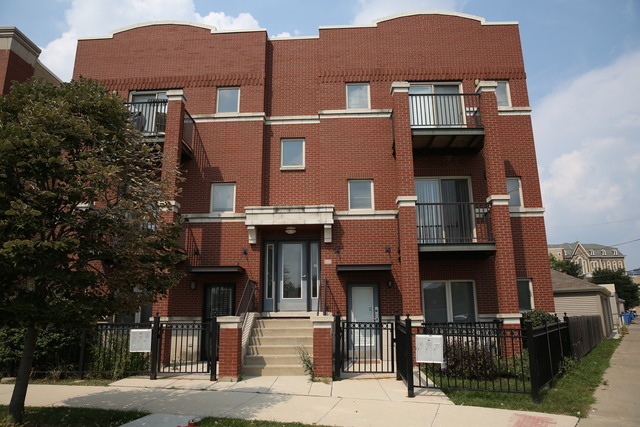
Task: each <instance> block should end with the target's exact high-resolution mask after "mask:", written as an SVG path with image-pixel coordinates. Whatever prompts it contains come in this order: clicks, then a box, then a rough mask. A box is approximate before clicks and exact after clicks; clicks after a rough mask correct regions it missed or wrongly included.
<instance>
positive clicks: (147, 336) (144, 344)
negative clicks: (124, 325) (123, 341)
mask: <svg viewBox="0 0 640 427" xmlns="http://www.w3.org/2000/svg"><path fill="white" fill-rule="evenodd" d="M129 351H130V352H131V353H148V352H150V351H151V329H131V330H130V331H129Z"/></svg>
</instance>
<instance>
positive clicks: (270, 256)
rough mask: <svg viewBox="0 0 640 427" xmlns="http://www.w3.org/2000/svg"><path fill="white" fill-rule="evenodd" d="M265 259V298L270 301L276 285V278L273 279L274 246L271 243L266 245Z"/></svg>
mask: <svg viewBox="0 0 640 427" xmlns="http://www.w3.org/2000/svg"><path fill="white" fill-rule="evenodd" d="M266 257H267V259H266V260H265V264H266V267H265V275H266V277H265V286H266V287H267V295H266V297H267V298H268V299H272V298H273V288H274V286H275V283H276V277H275V271H274V269H275V263H274V259H275V253H274V245H273V244H272V243H270V244H268V245H267V251H266Z"/></svg>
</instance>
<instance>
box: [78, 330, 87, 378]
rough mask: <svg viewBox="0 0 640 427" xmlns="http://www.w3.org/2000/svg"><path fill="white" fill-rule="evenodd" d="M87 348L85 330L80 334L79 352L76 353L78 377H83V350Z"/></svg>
mask: <svg viewBox="0 0 640 427" xmlns="http://www.w3.org/2000/svg"><path fill="white" fill-rule="evenodd" d="M86 349H87V330H86V329H83V330H82V333H81V334H80V354H79V355H78V378H79V379H81V380H82V379H84V352H85V351H86Z"/></svg>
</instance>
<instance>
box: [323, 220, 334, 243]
mask: <svg viewBox="0 0 640 427" xmlns="http://www.w3.org/2000/svg"><path fill="white" fill-rule="evenodd" d="M332 241H333V227H332V226H331V225H330V224H325V225H324V242H325V243H331V242H332Z"/></svg>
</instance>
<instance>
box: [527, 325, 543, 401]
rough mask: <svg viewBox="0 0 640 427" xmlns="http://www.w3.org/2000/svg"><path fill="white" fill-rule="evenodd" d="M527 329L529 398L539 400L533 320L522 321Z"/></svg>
mask: <svg viewBox="0 0 640 427" xmlns="http://www.w3.org/2000/svg"><path fill="white" fill-rule="evenodd" d="M524 327H525V330H526V331H527V350H528V351H529V375H530V376H531V398H532V399H533V401H534V402H539V401H540V386H539V380H540V379H539V378H538V376H539V373H538V355H537V354H536V345H535V340H534V337H533V322H532V321H531V320H526V321H525V322H524Z"/></svg>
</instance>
